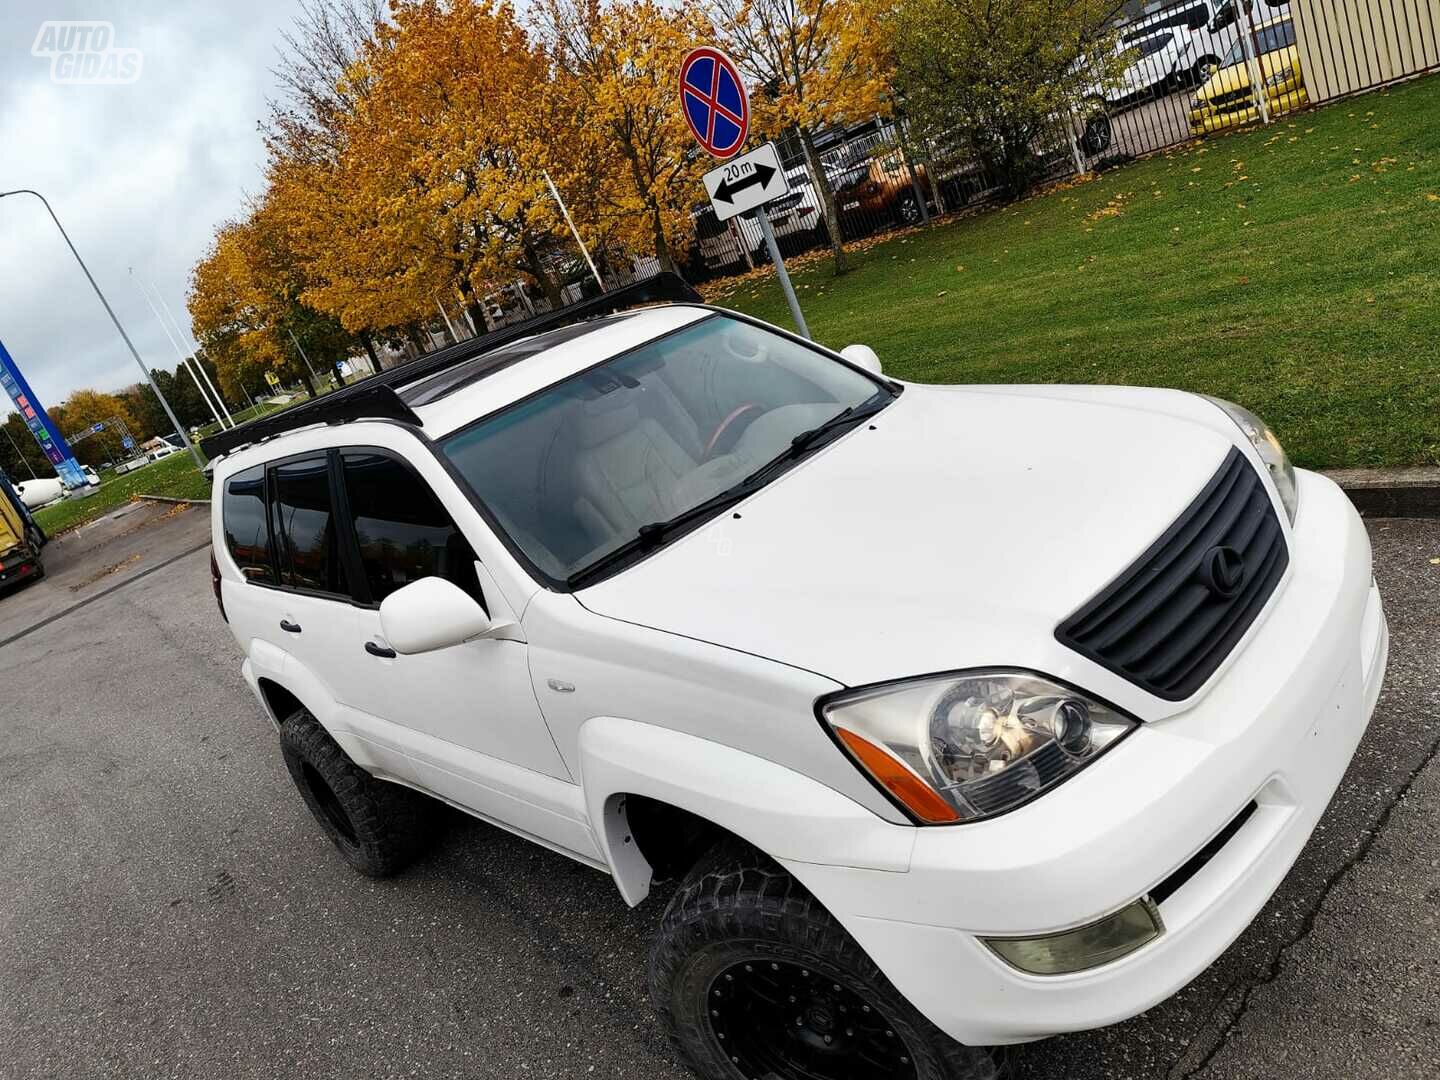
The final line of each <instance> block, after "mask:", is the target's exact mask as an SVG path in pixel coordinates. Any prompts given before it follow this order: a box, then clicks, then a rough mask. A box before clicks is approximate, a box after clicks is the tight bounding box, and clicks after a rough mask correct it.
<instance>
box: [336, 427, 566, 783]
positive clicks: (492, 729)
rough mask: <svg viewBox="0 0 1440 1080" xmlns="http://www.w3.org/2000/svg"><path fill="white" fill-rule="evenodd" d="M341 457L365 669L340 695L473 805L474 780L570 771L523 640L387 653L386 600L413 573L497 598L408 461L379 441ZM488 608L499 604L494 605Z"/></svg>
mask: <svg viewBox="0 0 1440 1080" xmlns="http://www.w3.org/2000/svg"><path fill="white" fill-rule="evenodd" d="M337 465H338V468H339V476H340V477H341V488H342V497H343V498H344V499H345V503H346V509H345V514H346V517H347V518H348V520H349V522H351V523H352V524H353V529H354V537H355V541H356V544H355V551H356V554H357V555H358V568H357V571H358V577H359V581H358V583H357V584H358V588H357V590H356V593H357V596H359V597H360V598H361V600H362V603H360V604H359V605H357V606H356V608H355V609H354V616H355V622H354V627H355V637H354V639H353V640H352V641H350V642H349V643H348V644H347V645H346V650H347V656H349V657H350V660H349V662H350V663H353V664H354V670H355V673H356V676H357V677H356V678H355V679H354V680H353V682H352V684H351V686H350V687H346V686H342V687H341V692H342V694H344V695H346V696H345V697H344V698H342V700H345V702H346V704H347V705H349V706H351V707H352V708H354V709H357V710H363V711H364V712H366V713H370V714H373V715H374V716H375V717H377V718H378V719H379V720H380V721H382V722H383V723H384V725H385V727H386V728H388V729H390V734H391V735H392V736H393V737H395V738H396V739H398V740H400V741H401V742H402V743H404V745H405V749H406V751H407V752H408V753H410V754H411V755H412V756H414V757H415V758H416V760H417V762H418V763H419V764H420V766H421V768H422V771H424V772H426V773H427V774H428V775H429V777H430V780H429V781H428V782H427V786H429V787H431V788H432V789H433V790H435V791H437V792H438V793H439V794H442V795H446V796H447V797H450V798H454V799H456V800H457V801H460V802H463V803H465V804H466V805H472V806H473V805H475V803H476V795H475V793H474V792H473V791H472V790H471V786H472V781H473V782H478V783H481V784H483V785H487V786H490V787H496V786H498V787H499V788H502V789H506V790H513V791H516V792H519V791H523V790H525V789H527V788H528V787H529V786H531V785H530V782H529V781H528V780H527V778H526V777H525V776H524V773H523V772H520V771H518V770H528V771H530V772H533V773H539V774H542V775H543V776H546V777H553V778H557V779H560V780H566V781H568V780H569V779H570V777H569V773H568V772H567V770H566V768H565V764H564V762H563V760H562V759H561V757H560V752H559V751H558V750H557V749H556V747H555V742H554V740H553V739H552V738H551V736H550V729H549V728H548V726H547V725H546V723H545V720H544V717H543V716H542V715H541V713H540V708H539V705H538V704H537V703H536V701H535V692H534V690H533V689H532V687H531V683H530V669H529V662H528V658H527V655H526V653H527V646H526V645H525V643H524V642H523V641H511V640H495V639H480V640H477V641H468V642H465V643H464V644H461V645H455V646H451V647H450V648H445V649H437V650H435V651H433V652H428V653H419V654H415V655H410V656H400V655H396V656H388V655H385V654H386V653H387V652H388V651H389V648H388V644H387V643H386V641H385V638H384V634H383V633H382V631H381V629H380V611H379V606H380V603H381V601H383V600H384V599H385V597H386V596H388V595H390V593H392V592H394V591H395V590H396V589H399V588H401V587H402V586H404V585H406V584H408V583H409V582H412V581H417V580H419V579H420V578H424V577H436V576H438V577H443V578H446V579H447V580H449V581H451V582H453V583H454V584H455V585H458V586H459V587H460V588H461V589H463V590H465V591H466V592H468V593H469V594H470V595H471V596H473V597H474V598H475V599H476V600H477V601H478V602H479V603H480V604H481V605H482V606H486V605H487V603H489V601H491V600H498V598H497V597H492V598H487V597H485V595H484V594H483V592H482V591H481V588H480V584H479V581H478V579H477V574H476V560H475V554H474V551H473V550H472V548H471V546H470V544H469V543H468V542H467V541H466V539H465V537H464V535H463V534H462V533H461V532H460V530H459V529H458V528H457V527H456V526H455V524H454V522H453V520H452V519H451V517H450V515H449V514H448V513H447V512H446V510H445V508H444V506H443V505H442V504H441V502H440V500H439V499H438V498H437V497H436V495H435V493H434V492H433V491H432V490H431V489H430V487H429V485H428V484H427V483H426V482H425V480H424V479H423V478H422V477H420V476H419V475H418V474H417V473H416V472H415V471H414V470H413V469H411V468H410V467H409V465H407V464H406V463H405V462H404V461H402V460H401V459H399V458H398V457H396V456H395V455H393V454H392V453H390V452H389V451H385V450H381V449H378V448H347V449H345V450H344V451H342V452H340V453H339V454H338V455H337ZM487 610H491V611H492V613H493V605H492V606H491V607H487ZM362 688H363V689H362ZM487 759H488V760H487ZM507 766H508V767H507ZM477 777H479V780H478V781H477V780H476V778H477ZM477 808H478V809H484V807H477Z"/></svg>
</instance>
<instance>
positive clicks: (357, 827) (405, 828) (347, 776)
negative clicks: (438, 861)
mask: <svg viewBox="0 0 1440 1080" xmlns="http://www.w3.org/2000/svg"><path fill="white" fill-rule="evenodd" d="M280 747H281V752H282V753H283V755H284V757H285V767H286V768H287V769H288V770H289V772H290V778H291V779H292V780H293V781H294V782H295V786H296V787H297V788H298V789H299V791H300V795H301V797H302V798H303V799H304V800H305V805H306V806H307V807H309V809H310V812H311V814H313V815H314V817H315V820H316V822H318V823H319V825H320V827H321V829H323V830H324V832H325V835H326V836H328V837H329V838H330V841H331V842H332V843H333V844H334V845H335V847H336V849H337V850H338V851H339V852H340V854H341V855H342V856H344V858H345V861H346V862H348V863H349V864H350V865H351V866H353V867H354V868H355V869H356V870H359V871H360V872H361V873H362V874H365V875H367V876H369V877H376V878H382V877H390V876H391V875H393V874H396V873H399V872H400V871H401V870H403V869H404V868H405V867H406V866H408V865H409V864H410V863H411V862H413V861H414V860H415V858H416V857H417V856H418V855H420V854H421V853H422V852H423V851H424V850H425V848H426V847H427V846H428V845H429V842H430V841H431V839H433V836H434V832H435V827H436V824H437V819H438V814H437V810H438V809H439V808H438V806H437V805H436V804H435V802H434V800H432V799H429V798H426V797H425V796H424V795H421V794H420V793H419V792H417V791H412V790H411V789H409V788H407V787H402V786H401V785H399V784H392V783H388V782H386V781H384V780H377V779H376V778H375V777H373V776H371V775H370V774H369V773H367V772H366V771H365V770H364V769H362V768H360V766H358V765H356V764H355V763H354V762H353V761H351V760H350V757H349V755H347V754H346V753H345V751H344V750H342V749H341V748H340V746H339V744H338V743H336V742H335V740H334V739H332V738H331V737H330V735H329V733H328V732H326V730H325V729H324V728H323V727H321V726H320V722H319V721H318V720H316V719H315V717H314V716H313V715H311V713H310V711H309V710H308V709H299V710H297V711H296V712H294V713H292V714H291V715H290V716H288V717H286V718H285V720H284V722H283V723H282V724H281V725H280ZM306 763H308V764H309V765H310V767H311V768H313V769H314V770H315V771H316V772H317V773H319V774H320V776H321V777H322V778H323V779H324V780H325V782H326V783H327V784H328V785H329V786H330V790H331V791H332V792H334V793H335V798H336V800H337V801H338V802H339V804H340V806H341V807H342V808H343V809H344V811H345V816H346V817H347V818H349V821H350V825H351V827H352V828H353V829H354V831H355V840H354V841H351V840H350V838H349V837H347V836H345V835H344V834H342V833H341V832H340V830H339V829H337V828H336V827H335V825H334V824H333V823H332V822H331V821H330V820H329V818H328V817H327V816H326V813H325V811H324V810H323V809H322V808H321V806H320V805H319V803H318V802H317V800H316V799H315V796H314V795H313V794H312V792H311V790H310V785H309V783H308V782H307V781H306V779H305V775H304V772H303V771H302V770H303V766H304V765H305V764H306Z"/></svg>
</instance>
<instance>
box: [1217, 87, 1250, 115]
mask: <svg viewBox="0 0 1440 1080" xmlns="http://www.w3.org/2000/svg"><path fill="white" fill-rule="evenodd" d="M1210 104H1211V105H1212V106H1214V107H1215V108H1216V109H1218V110H1220V111H1221V112H1235V111H1237V110H1236V106H1240V107H1242V108H1248V107H1250V106H1252V105H1254V104H1255V98H1254V95H1252V94H1251V93H1250V88H1249V87H1248V86H1242V87H1241V88H1240V89H1239V90H1231V91H1229V92H1228V93H1224V94H1216V95H1215V96H1214V97H1213V98H1211V99H1210Z"/></svg>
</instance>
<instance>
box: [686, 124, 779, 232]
mask: <svg viewBox="0 0 1440 1080" xmlns="http://www.w3.org/2000/svg"><path fill="white" fill-rule="evenodd" d="M703 179H704V181H705V190H706V191H707V192H708V193H709V195H710V205H711V206H713V207H714V208H715V216H716V217H717V218H719V219H720V220H721V221H725V220H727V219H729V218H732V217H734V216H735V215H737V214H743V213H745V211H747V210H754V209H755V207H757V206H763V205H765V204H766V203H767V202H769V201H770V200H771V199H778V198H780V196H782V195H788V194H790V183H789V181H788V180H786V179H785V170H784V169H782V168H781V167H780V154H779V152H778V151H777V150H776V149H775V144H774V143H766V144H765V145H764V146H757V147H756V148H755V149H754V150H751V151H750V152H749V153H748V154H743V155H741V156H740V157H737V158H733V159H732V160H730V161H727V162H726V163H725V164H724V165H721V166H720V167H719V168H718V169H711V170H710V171H709V172H708V173H706V174H705V176H704V177H703Z"/></svg>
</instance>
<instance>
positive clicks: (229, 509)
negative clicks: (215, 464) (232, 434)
mask: <svg viewBox="0 0 1440 1080" xmlns="http://www.w3.org/2000/svg"><path fill="white" fill-rule="evenodd" d="M221 515H222V522H223V525H224V529H225V546H226V547H227V548H228V549H229V550H230V557H231V558H232V559H234V560H235V565H236V566H238V567H240V572H241V573H242V574H244V575H245V578H246V580H247V581H260V582H264V583H265V584H267V585H273V584H275V568H274V565H273V564H272V563H271V561H270V519H269V517H268V515H267V514H266V513H265V467H264V466H263V465H257V466H255V468H253V469H246V470H245V471H244V472H238V473H236V474H235V475H234V476H232V477H230V479H229V480H227V481H225V498H224V502H223V503H222V508H221Z"/></svg>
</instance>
